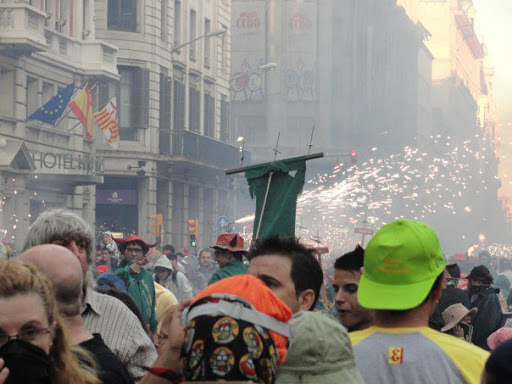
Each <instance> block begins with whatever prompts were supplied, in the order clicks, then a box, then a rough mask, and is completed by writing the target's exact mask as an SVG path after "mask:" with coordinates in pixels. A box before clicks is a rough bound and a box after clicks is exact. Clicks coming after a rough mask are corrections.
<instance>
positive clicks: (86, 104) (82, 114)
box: [68, 84, 94, 140]
mask: <svg viewBox="0 0 512 384" xmlns="http://www.w3.org/2000/svg"><path fill="white" fill-rule="evenodd" d="M68 106H69V109H71V111H72V112H73V113H74V114H75V116H76V117H77V118H78V120H79V121H80V122H81V123H82V125H83V126H84V127H85V131H86V137H87V139H89V140H91V139H92V134H93V129H94V122H93V119H92V98H91V90H90V89H89V85H87V84H86V85H85V87H84V89H82V90H81V91H80V92H79V94H78V96H77V97H75V98H74V99H73V100H72V101H71V102H70V103H69V104H68Z"/></svg>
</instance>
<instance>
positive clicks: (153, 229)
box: [149, 213, 163, 236]
mask: <svg viewBox="0 0 512 384" xmlns="http://www.w3.org/2000/svg"><path fill="white" fill-rule="evenodd" d="M149 220H150V222H149V232H150V233H151V234H152V235H155V236H160V232H161V229H162V222H163V217H162V214H161V213H157V214H156V215H151V216H149Z"/></svg>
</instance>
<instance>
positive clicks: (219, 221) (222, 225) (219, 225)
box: [215, 216, 229, 229]
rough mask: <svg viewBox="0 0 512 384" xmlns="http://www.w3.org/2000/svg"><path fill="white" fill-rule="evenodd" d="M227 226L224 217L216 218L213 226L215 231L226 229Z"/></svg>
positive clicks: (226, 219) (227, 221) (227, 222)
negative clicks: (215, 228)
mask: <svg viewBox="0 0 512 384" xmlns="http://www.w3.org/2000/svg"><path fill="white" fill-rule="evenodd" d="M228 224H229V220H228V218H227V217H226V216H219V217H217V220H215V226H216V227H217V229H223V228H225V227H227V226H228Z"/></svg>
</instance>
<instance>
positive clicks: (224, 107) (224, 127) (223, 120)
mask: <svg viewBox="0 0 512 384" xmlns="http://www.w3.org/2000/svg"><path fill="white" fill-rule="evenodd" d="M220 139H221V140H222V141H225V142H227V141H228V140H229V102H228V98H227V96H225V95H222V96H221V99H220Z"/></svg>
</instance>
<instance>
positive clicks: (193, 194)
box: [188, 185, 199, 218]
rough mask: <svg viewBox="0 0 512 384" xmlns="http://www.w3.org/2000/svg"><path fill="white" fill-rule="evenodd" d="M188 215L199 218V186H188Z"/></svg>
mask: <svg viewBox="0 0 512 384" xmlns="http://www.w3.org/2000/svg"><path fill="white" fill-rule="evenodd" d="M188 217H196V218H199V188H197V187H195V186H193V185H189V186H188Z"/></svg>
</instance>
